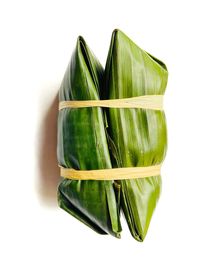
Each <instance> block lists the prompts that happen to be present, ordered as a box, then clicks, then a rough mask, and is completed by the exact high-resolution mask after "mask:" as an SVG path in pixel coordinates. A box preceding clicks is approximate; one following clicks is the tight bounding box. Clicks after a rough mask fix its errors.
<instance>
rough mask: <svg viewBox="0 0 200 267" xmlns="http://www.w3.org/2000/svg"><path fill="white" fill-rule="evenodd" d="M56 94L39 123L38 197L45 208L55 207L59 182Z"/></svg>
mask: <svg viewBox="0 0 200 267" xmlns="http://www.w3.org/2000/svg"><path fill="white" fill-rule="evenodd" d="M57 115H58V94H57V95H56V96H55V97H54V99H53V101H52V102H51V104H50V106H49V108H48V110H47V111H46V114H44V116H43V119H42V121H41V124H40V125H41V126H40V127H41V128H40V129H39V137H40V140H39V143H38V168H39V190H38V193H39V197H40V198H41V201H42V202H43V203H44V204H45V205H47V206H56V205H57V187H58V183H59V181H60V175H59V168H58V163H57V155H56V145H57Z"/></svg>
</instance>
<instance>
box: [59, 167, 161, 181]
mask: <svg viewBox="0 0 200 267" xmlns="http://www.w3.org/2000/svg"><path fill="white" fill-rule="evenodd" d="M59 167H60V176H62V177H64V178H67V179H71V180H123V179H136V178H145V177H151V176H157V175H160V168H161V165H154V166H148V167H128V168H114V169H100V170H75V169H68V168H64V167H62V166H59Z"/></svg>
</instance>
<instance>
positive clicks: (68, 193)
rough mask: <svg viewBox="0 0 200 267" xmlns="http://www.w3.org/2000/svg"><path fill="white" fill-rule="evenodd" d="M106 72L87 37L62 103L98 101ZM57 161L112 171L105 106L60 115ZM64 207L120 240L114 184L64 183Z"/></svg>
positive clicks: (81, 42)
mask: <svg viewBox="0 0 200 267" xmlns="http://www.w3.org/2000/svg"><path fill="white" fill-rule="evenodd" d="M102 79H103V68H102V66H101V65H100V63H99V62H98V60H97V59H96V58H95V56H94V55H93V54H92V52H91V51H90V49H89V47H88V46H87V45H86V43H85V41H84V40H83V38H82V37H79V38H78V40H77V45H76V49H75V51H74V53H73V55H72V58H71V61H70V64H69V66H68V68H67V71H66V73H65V75H64V79H63V82H62V84H61V87H60V91H59V100H60V101H65V100H97V99H99V93H100V91H101V90H102V88H101V87H102ZM57 157H58V162H59V164H60V165H61V166H63V167H66V168H74V169H77V170H91V169H105V168H108V169H109V168H112V165H111V160H110V155H109V151H108V145H107V139H106V133H105V127H104V117H103V112H102V109H101V108H98V107H94V108H77V109H74V108H71V109H70V108H66V109H62V110H60V112H59V116H58V146H57ZM58 201H59V204H60V206H61V207H62V208H63V209H64V210H66V211H67V212H69V213H70V214H71V215H73V216H74V217H76V218H77V219H79V220H80V221H82V222H84V223H85V224H86V225H88V226H90V227H91V228H92V229H94V230H96V231H97V232H99V233H110V234H111V235H113V236H115V237H120V232H121V225H120V221H119V211H118V204H117V200H116V197H115V191H114V187H113V182H112V181H75V180H68V179H64V180H63V181H62V182H61V184H60V185H59V189H58Z"/></svg>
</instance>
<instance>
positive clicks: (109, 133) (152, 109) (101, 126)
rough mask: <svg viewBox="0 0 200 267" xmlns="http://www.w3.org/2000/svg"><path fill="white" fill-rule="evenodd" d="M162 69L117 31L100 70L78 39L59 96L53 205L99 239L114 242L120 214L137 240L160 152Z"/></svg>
mask: <svg viewBox="0 0 200 267" xmlns="http://www.w3.org/2000/svg"><path fill="white" fill-rule="evenodd" d="M167 78H168V72H167V68H166V66H165V64H164V63H163V62H161V61H160V60H158V59H156V58H154V57H153V56H151V55H150V54H148V53H147V52H145V51H143V50H142V49H141V48H139V47H138V46H137V45H136V44H134V43H133V42H132V41H131V40H130V39H129V38H128V37H127V36H126V35H125V34H123V33H122V32H121V31H119V30H115V31H114V32H113V35H112V38H111V44H110V49H109V53H108V58H107V63H106V69H105V72H104V71H103V68H102V66H101V65H100V63H99V62H98V60H97V59H96V58H95V56H94V55H93V54H92V52H91V51H90V49H89V47H88V46H87V45H86V43H85V41H84V40H83V38H82V37H79V38H78V41H77V46H76V49H75V51H74V54H73V56H72V58H71V62H70V64H69V66H68V69H67V71H66V73H65V75H64V79H63V82H62V85H61V88H60V91H59V100H60V103H59V109H60V110H59V117H58V149H57V154H58V162H59V165H60V168H61V176H62V177H63V178H65V179H63V181H62V182H61V183H60V185H59V188H58V201H59V204H60V207H61V208H63V209H64V210H65V211H67V212H68V213H70V214H71V215H73V216H74V217H76V218H77V219H79V220H80V221H82V222H83V223H85V224H86V225H88V226H89V227H91V228H92V229H93V230H95V231H96V232H98V233H100V234H107V233H109V234H111V235H113V236H115V237H120V232H121V225H120V219H119V211H120V210H123V213H124V215H125V219H126V221H127V223H128V226H129V229H130V232H131V234H132V236H133V237H134V238H135V239H136V240H138V241H143V240H144V238H145V236H146V233H147V230H148V227H149V223H150V220H151V217H152V214H153V211H154V209H155V207H156V203H157V201H158V198H159V195H160V191H161V176H160V167H161V163H162V161H163V160H164V157H165V153H166V146H167V131H166V122H165V115H164V112H163V110H162V96H163V94H164V92H165V88H166V85H167Z"/></svg>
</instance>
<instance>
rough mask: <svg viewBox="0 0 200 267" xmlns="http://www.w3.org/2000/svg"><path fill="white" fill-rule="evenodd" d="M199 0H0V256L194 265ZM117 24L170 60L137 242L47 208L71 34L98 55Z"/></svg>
mask: <svg viewBox="0 0 200 267" xmlns="http://www.w3.org/2000/svg"><path fill="white" fill-rule="evenodd" d="M198 4H199V1H195V0H190V1H184V0H182V1H179V0H177V1H176V0H173V1H169V0H168V1H161V0H157V1H156V0H152V1H148V0H147V1H144V0H138V1H134V0H132V1H131V0H130V1H128V0H121V1H117V0H115V1H114V0H111V1H109V0H107V1H105V2H104V1H89V0H85V1H77V0H73V1H67V0H65V1H59V0H57V1H50V0H49V1H42V0H40V1H9V0H8V1H1V4H0V27H1V31H0V38H1V39H0V46H1V48H0V77H1V78H0V79H1V81H0V114H1V122H0V126H1V130H0V135H1V137H0V157H1V158H0V160H1V161H0V162H1V169H0V170H1V172H0V174H1V178H0V181H1V182H0V198H1V199H0V205H1V208H0V225H1V226H0V231H1V233H0V244H1V248H0V253H1V256H0V265H1V266H2V267H7V266H9V267H10V266H21V267H24V266H28V267H32V266H34V267H35V266H48V267H51V266H88V267H89V266H97V267H98V266H101V267H102V266H115V267H118V266H140V267H144V266H154V267H158V266H159V267H160V266H163V267H165V266H200V258H199V255H198V254H199V252H200V248H199V240H200V216H199V214H200V168H199V167H200V154H199V151H200V128H199V123H200V65H199V62H200V49H199V48H200V38H199V35H200V31H199V27H200V26H199V25H200V15H199V14H200V7H199V6H198ZM114 28H119V29H121V30H122V31H124V32H125V33H126V34H127V35H128V36H129V37H131V38H132V39H133V40H134V41H135V42H136V43H137V44H138V45H139V46H140V47H142V48H143V49H145V50H146V51H148V52H150V53H151V54H153V55H154V56H156V57H158V58H160V59H161V60H163V61H164V62H165V63H166V64H167V67H168V70H169V83H168V87H167V91H166V96H165V110H166V116H167V123H168V138H169V147H168V153H167V158H166V160H165V163H164V166H163V168H162V178H163V190H162V195H161V198H160V201H159V203H158V206H157V209H156V211H155V213H154V216H153V218H152V221H151V225H150V228H149V232H148V234H147V237H146V239H145V241H144V242H143V243H138V242H137V241H135V240H134V239H133V238H132V237H131V235H130V234H129V231H128V229H127V226H126V224H125V223H123V229H124V231H123V233H122V238H121V240H117V239H115V238H113V237H111V236H100V235H97V234H96V233H95V232H93V231H92V230H90V229H89V228H87V227H86V226H84V225H83V224H81V223H80V222H79V221H77V220H75V219H74V218H73V217H71V216H70V215H68V214H67V213H66V212H64V211H63V210H61V209H59V208H58V207H57V203H56V186H57V183H58V181H59V172H58V168H57V163H56V116H57V101H56V95H57V92H58V89H59V85H60V83H61V80H62V78H63V74H64V72H65V69H66V67H67V64H68V62H69V60H70V56H71V53H72V51H73V49H74V47H75V43H76V38H77V36H78V35H82V36H83V37H84V38H85V39H86V41H87V43H88V44H89V46H90V47H91V48H92V50H93V51H94V53H95V54H96V56H97V57H98V58H99V59H100V61H101V62H102V64H105V60H106V56H107V52H108V47H109V42H110V37H111V33H112V30H113V29H114Z"/></svg>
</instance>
